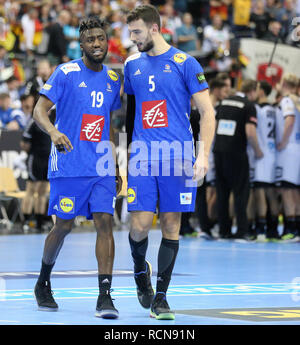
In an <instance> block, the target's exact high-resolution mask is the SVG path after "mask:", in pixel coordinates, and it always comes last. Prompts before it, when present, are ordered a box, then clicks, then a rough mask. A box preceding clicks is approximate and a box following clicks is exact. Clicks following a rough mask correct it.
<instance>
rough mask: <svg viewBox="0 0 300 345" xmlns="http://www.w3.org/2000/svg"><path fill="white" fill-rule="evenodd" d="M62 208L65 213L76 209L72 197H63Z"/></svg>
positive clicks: (60, 203) (60, 204)
mask: <svg viewBox="0 0 300 345" xmlns="http://www.w3.org/2000/svg"><path fill="white" fill-rule="evenodd" d="M59 206H60V208H61V210H62V211H63V212H65V213H70V212H72V211H73V209H74V202H73V200H71V199H70V198H62V199H61V200H60V202H59Z"/></svg>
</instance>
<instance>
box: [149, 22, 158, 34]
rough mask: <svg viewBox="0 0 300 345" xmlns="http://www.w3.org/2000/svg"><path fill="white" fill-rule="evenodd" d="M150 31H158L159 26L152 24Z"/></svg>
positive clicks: (156, 32)
mask: <svg viewBox="0 0 300 345" xmlns="http://www.w3.org/2000/svg"><path fill="white" fill-rule="evenodd" d="M151 31H152V33H155V34H158V33H159V27H158V25H157V24H156V23H153V24H152V27H151Z"/></svg>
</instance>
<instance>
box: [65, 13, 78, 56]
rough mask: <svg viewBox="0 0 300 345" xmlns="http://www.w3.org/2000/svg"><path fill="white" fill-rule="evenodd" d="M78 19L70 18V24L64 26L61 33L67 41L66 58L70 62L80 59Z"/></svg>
mask: <svg viewBox="0 0 300 345" xmlns="http://www.w3.org/2000/svg"><path fill="white" fill-rule="evenodd" d="M78 26H79V18H78V17H77V16H74V15H73V16H72V17H71V20H70V23H69V24H66V25H64V27H63V33H64V35H65V38H66V40H67V41H68V45H67V56H68V58H69V59H70V60H75V59H79V58H81V49H80V43H79V28H78Z"/></svg>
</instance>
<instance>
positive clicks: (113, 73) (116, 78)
mask: <svg viewBox="0 0 300 345" xmlns="http://www.w3.org/2000/svg"><path fill="white" fill-rule="evenodd" d="M107 73H108V75H109V77H110V79H112V80H113V81H117V80H118V79H119V76H118V75H117V73H116V72H114V71H113V70H112V69H110V70H109V71H108V72H107Z"/></svg>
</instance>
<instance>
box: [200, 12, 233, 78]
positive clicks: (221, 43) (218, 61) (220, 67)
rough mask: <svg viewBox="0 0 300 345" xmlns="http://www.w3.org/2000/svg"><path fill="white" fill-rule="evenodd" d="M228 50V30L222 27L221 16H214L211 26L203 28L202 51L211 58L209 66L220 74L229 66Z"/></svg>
mask: <svg viewBox="0 0 300 345" xmlns="http://www.w3.org/2000/svg"><path fill="white" fill-rule="evenodd" d="M229 50H230V33H229V29H228V28H227V26H224V24H223V20H222V18H221V16H220V15H218V14H216V15H215V16H214V17H213V19H212V25H207V26H206V27H205V28H204V33H203V46H202V51H203V53H206V54H208V55H210V56H211V58H212V60H211V62H210V63H211V66H212V67H213V68H215V69H216V70H217V71H220V72H221V71H226V70H228V69H229V67H230V65H231V58H230V57H229Z"/></svg>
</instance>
